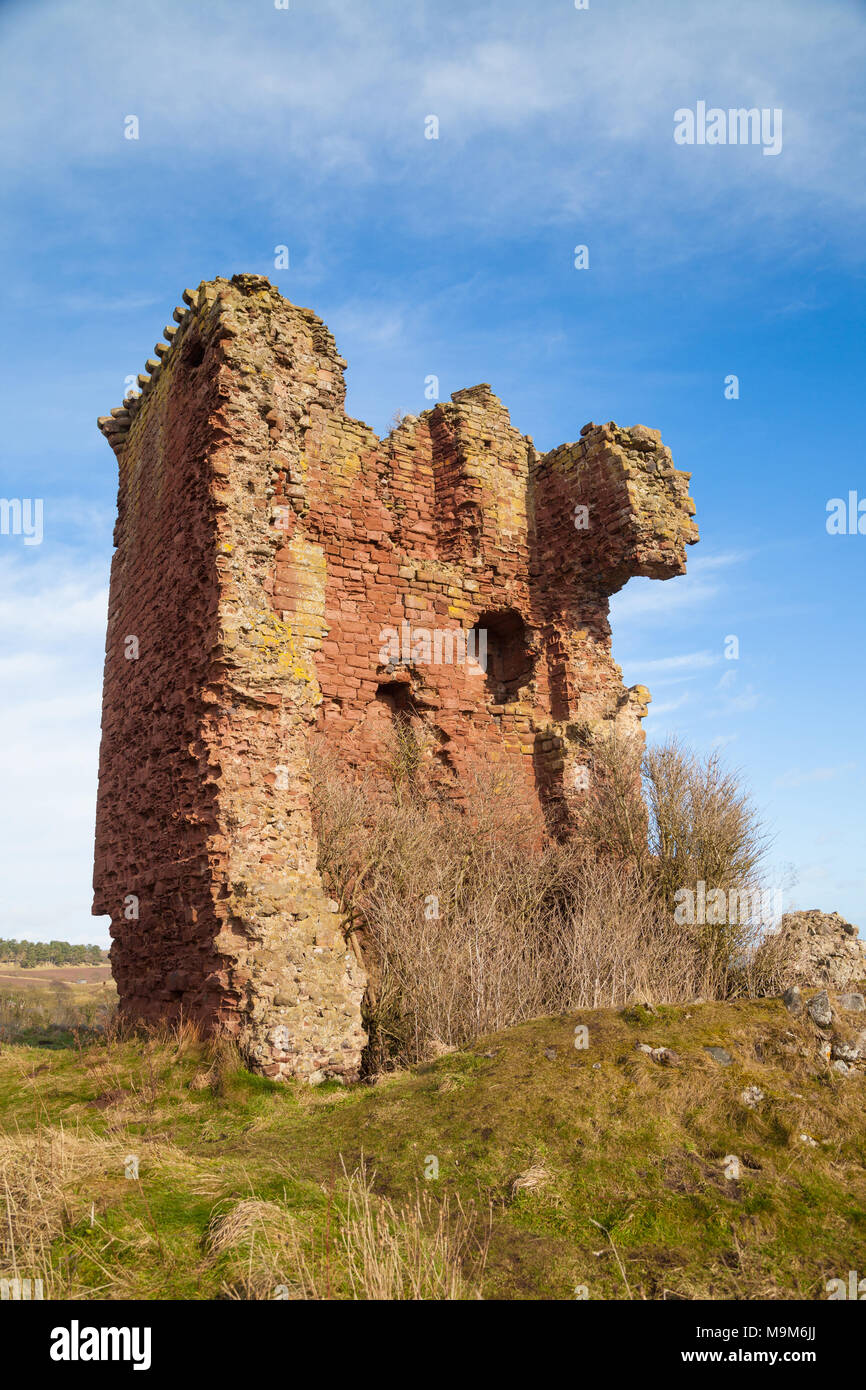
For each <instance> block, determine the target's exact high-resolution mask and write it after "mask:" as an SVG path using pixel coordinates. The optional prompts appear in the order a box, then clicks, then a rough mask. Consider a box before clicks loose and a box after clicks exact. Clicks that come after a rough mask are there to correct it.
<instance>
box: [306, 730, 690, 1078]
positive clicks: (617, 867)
mask: <svg viewBox="0 0 866 1390" xmlns="http://www.w3.org/2000/svg"><path fill="white" fill-rule="evenodd" d="M313 773H314V778H313V785H314V813H315V818H316V824H317V828H318V833H319V843H320V867H321V869H322V872H323V874H324V875H325V878H326V880H327V882H328V885H329V887H330V889H331V891H332V892H333V893H334V895H335V896H336V897H337V898H338V899H339V900H340V902H341V904H342V907H343V910H344V911H345V913H346V915H347V917H348V918H349V920H350V921H351V922H352V923H353V925H354V927H355V928H357V929H359V930H362V932H363V940H364V943H365V954H366V959H367V964H368V968H369V973H370V979H371V988H370V996H369V1005H370V1017H369V1026H370V1030H371V1035H372V1039H373V1042H372V1047H371V1063H372V1065H373V1066H374V1067H378V1066H382V1065H383V1064H385V1063H386V1062H393V1061H398V1062H403V1063H406V1062H409V1063H412V1062H416V1061H418V1060H422V1059H425V1058H427V1057H429V1056H431V1055H434V1054H435V1052H436V1050H437V1049H441V1048H442V1047H445V1048H446V1049H453V1048H458V1047H461V1046H464V1045H465V1044H466V1043H467V1042H468V1041H470V1040H471V1039H472V1038H474V1037H477V1036H478V1035H479V1034H481V1033H486V1032H496V1031H498V1030H500V1029H502V1028H507V1027H509V1026H511V1025H513V1024H515V1023H521V1022H524V1021H526V1020H528V1019H531V1018H536V1017H539V1016H541V1015H545V1014H554V1013H562V1012H566V1011H568V1010H574V1009H576V1008H598V1007H603V1006H609V1005H620V1004H626V1003H629V1002H631V1001H632V1000H636V999H654V1000H657V1001H670V1002H674V1001H681V1000H685V999H691V998H694V997H695V995H696V994H698V993H701V992H702V993H706V992H707V991H706V985H705V980H704V978H703V975H702V971H701V955H700V951H699V948H698V944H697V943H696V942H695V940H694V937H693V934H692V933H690V932H689V931H688V930H686V929H684V928H682V927H680V926H678V925H677V924H676V923H675V922H674V921H673V918H672V915H671V914H670V913H668V912H667V911H666V910H664V909H663V905H662V904H661V902H660V899H659V895H658V894H657V893H656V892H655V891H654V889H653V888H652V886H651V885H650V884H648V882H647V880H646V879H645V877H644V876H643V875H642V874H641V873H640V872H639V870H638V868H637V867H636V866H635V865H634V864H628V863H624V862H621V861H619V862H618V861H616V860H614V859H612V858H611V857H610V856H609V855H608V856H599V855H597V854H594V853H588V852H587V851H586V848H585V847H584V846H581V845H579V844H577V843H571V844H562V843H558V842H556V841H553V840H550V839H546V838H545V837H544V831H543V826H542V825H541V824H540V821H539V817H538V814H537V813H536V812H534V811H533V810H532V809H531V808H527V806H526V804H525V798H523V797H521V796H520V795H519V791H518V788H516V787H515V785H514V783H513V781H512V779H511V777H510V776H509V775H508V773H506V772H504V771H499V770H497V769H485V768H477V769H476V770H475V771H474V773H472V774H471V776H470V778H469V781H468V783H464V784H463V785H462V788H461V790H462V793H463V797H462V801H461V802H460V803H459V804H457V803H455V802H454V801H449V800H445V799H443V798H441V797H437V796H435V795H428V794H418V789H417V787H416V788H415V789H414V793H413V794H410V793H409V791H407V788H406V785H405V784H404V783H402V782H401V783H399V785H397V786H395V789H394V791H393V793H392V794H391V795H390V796H385V795H383V794H382V793H381V790H379V791H376V790H374V788H373V787H371V786H370V785H368V784H367V783H365V782H364V781H363V780H352V779H351V778H349V777H347V776H345V775H343V774H342V773H341V771H340V769H339V767H338V766H337V765H336V764H335V763H334V761H333V758H331V757H329V756H328V755H323V756H321V757H320V758H319V759H318V760H317V761H316V764H315V765H314V769H313Z"/></svg>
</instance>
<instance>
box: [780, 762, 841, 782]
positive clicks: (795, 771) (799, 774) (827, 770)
mask: <svg viewBox="0 0 866 1390" xmlns="http://www.w3.org/2000/svg"><path fill="white" fill-rule="evenodd" d="M856 766H857V764H856V763H839V764H838V765H837V766H836V767H813V768H810V769H808V770H807V771H802V770H801V769H800V768H792V769H791V770H790V772H786V773H784V774H783V776H781V777H777V778H776V780H775V781H774V783H773V786H774V787H804V786H807V785H809V783H813V782H832V781H834V780H835V779H836V778H837V777H843V776H844V775H845V773H846V772H853V771H854V769H855V768H856Z"/></svg>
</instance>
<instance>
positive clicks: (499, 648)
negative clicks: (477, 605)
mask: <svg viewBox="0 0 866 1390" xmlns="http://www.w3.org/2000/svg"><path fill="white" fill-rule="evenodd" d="M471 640H472V643H473V645H472V646H471V647H470V651H471V652H472V653H473V654H474V656H475V659H476V660H477V661H478V663H479V665H480V666H481V667H482V668H483V670H484V671H485V673H486V676H487V690H488V692H489V695H490V697H491V699H492V703H493V704H495V705H507V704H510V703H511V702H513V701H514V700H517V699H518V698H519V694H520V691H521V690H522V689H523V687H524V686H526V685H528V684H529V682H530V681H531V680H532V675H533V671H534V669H535V655H534V653H533V652H532V651H531V650H530V646H529V638H528V634H527V631H526V624H525V623H524V621H523V619H522V618H521V616H520V614H519V613H518V612H517V611H516V609H514V608H504V609H500V610H498V611H495V612H494V611H491V612H487V613H482V614H481V617H480V618H479V619H478V622H477V623H476V624H475V626H474V628H473V629H472V636H471Z"/></svg>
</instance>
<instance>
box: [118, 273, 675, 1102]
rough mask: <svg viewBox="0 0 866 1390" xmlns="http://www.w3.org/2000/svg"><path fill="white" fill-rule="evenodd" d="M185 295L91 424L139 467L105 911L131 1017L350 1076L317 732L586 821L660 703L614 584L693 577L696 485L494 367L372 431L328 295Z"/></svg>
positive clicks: (244, 281) (347, 988)
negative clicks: (187, 1026) (556, 436)
mask: <svg viewBox="0 0 866 1390" xmlns="http://www.w3.org/2000/svg"><path fill="white" fill-rule="evenodd" d="M184 300H185V307H179V308H178V309H176V310H175V314H174V318H175V323H174V325H171V326H169V327H168V328H167V329H166V341H165V342H162V343H160V344H158V345H157V348H156V349H155V351H156V357H155V358H153V359H150V360H149V361H148V363H147V372H146V373H145V374H143V375H142V376H141V377H140V378H139V383H140V385H141V388H142V389H141V392H140V394H138V395H136V396H135V397H133V398H132V399H128V400H127V401H126V402H124V404H123V405H122V406H121V407H118V408H117V409H116V410H114V411H112V413H111V415H110V416H107V417H103V418H102V419H101V420H100V422H99V424H100V428H101V429H102V432H103V434H104V435H105V437H106V439H107V440H108V442H109V443H110V444H111V446H112V448H113V449H114V451H115V454H116V456H117V460H118V465H119V474H120V484H119V500H118V521H117V527H116V531H115V544H116V547H117V549H116V553H115V556H114V560H113V562H112V575H111V597H110V610H109V623H108V637H107V646H106V666H105V688H104V705H103V736H102V749H101V757H100V780H99V797H98V809H97V834H96V867H95V876H94V883H95V900H94V911H95V912H97V913H109V914H110V915H111V918H112V928H111V931H112V937H113V942H114V944H113V947H112V962H113V967H114V973H115V977H116V979H117V984H118V990H119V993H120V998H121V1004H122V1007H123V1009H124V1011H125V1012H126V1013H127V1014H129V1015H131V1016H134V1017H144V1018H149V1017H154V1016H159V1015H163V1016H177V1015H179V1014H181V1013H182V1014H183V1015H184V1016H187V1017H191V1018H195V1019H198V1020H200V1021H202V1022H203V1023H205V1024H206V1025H208V1026H213V1025H216V1024H222V1025H223V1026H225V1027H226V1028H228V1029H229V1030H230V1031H232V1032H234V1033H235V1034H236V1035H237V1036H238V1038H239V1040H240V1042H241V1044H242V1046H243V1047H244V1049H245V1050H246V1052H247V1053H248V1055H249V1057H250V1060H251V1062H252V1064H253V1065H255V1066H257V1067H258V1068H259V1069H261V1070H262V1071H264V1072H265V1073H267V1074H268V1075H273V1076H301V1077H305V1078H308V1079H310V1080H319V1079H321V1078H322V1077H323V1076H326V1075H334V1076H342V1077H345V1078H352V1077H355V1076H356V1075H357V1074H358V1070H359V1066H360V1058H361V1051H362V1048H363V1046H364V1043H365V1035H364V1030H363V1026H362V1018H361V1000H362V995H363V991H364V986H365V976H364V970H363V964H362V962H361V960H360V958H359V955H358V953H357V951H353V949H352V945H351V943H347V941H346V939H345V937H344V935H343V933H342V931H341V924H340V919H339V916H338V913H337V910H336V909H337V905H336V904H335V903H334V902H332V901H329V900H328V898H327V896H326V894H325V892H324V890H323V887H322V883H321V880H320V878H319V875H318V872H317V869H316V857H317V856H316V843H315V836H314V833H313V828H312V824H311V818H310V808H309V775H308V766H307V760H308V752H307V750H308V747H309V744H310V741H311V740H314V739H320V740H323V741H325V742H326V743H328V744H329V745H330V746H332V747H334V748H336V749H337V750H338V751H339V753H340V755H341V758H342V759H343V761H344V762H345V763H347V764H348V765H350V766H356V767H364V768H373V769H375V768H377V767H382V766H383V765H384V762H385V760H386V758H387V755H388V749H389V746H390V744H391V738H392V731H393V729H394V727H395V721H397V722H399V723H400V724H401V727H402V728H403V729H404V730H406V729H411V728H413V727H415V726H417V727H418V728H419V729H423V731H424V735H425V739H424V743H423V748H424V750H425V751H424V756H425V757H426V758H427V759H428V760H429V763H430V769H431V773H432V775H434V776H435V775H437V773H438V774H439V775H441V776H442V777H443V778H449V779H451V781H452V782H454V781H455V780H456V783H457V785H459V781H460V777H461V774H462V773H463V772H464V771H465V770H466V768H467V764H468V762H469V761H470V760H473V759H478V758H483V759H486V760H493V761H496V760H498V761H503V762H506V763H508V764H509V765H510V766H511V767H512V768H513V769H514V770H515V772H516V774H517V777H518V779H519V782H520V784H521V785H522V786H523V787H524V788H525V794H526V796H527V797H528V798H536V799H537V801H538V803H539V804H540V805H541V807H542V808H543V810H544V812H545V814H546V815H547V816H548V818H549V819H550V820H551V822H553V823H555V824H562V823H563V822H567V819H568V816H569V812H570V809H571V807H572V804H573V801H574V799H575V798H578V797H580V795H581V794H582V792H581V788H582V786H583V785H584V779H583V768H584V767H585V766H586V763H587V761H588V760H589V761H591V749H592V743H593V740H594V739H595V738H597V737H600V736H603V735H604V733H605V732H606V731H609V730H611V729H614V728H615V729H618V730H620V731H621V732H624V733H635V732H638V731H639V729H640V719H641V718H642V717H643V715H644V714H645V713H646V706H647V702H648V700H649V693H648V691H647V690H646V689H645V688H644V687H643V686H635V687H633V688H632V689H631V690H626V689H625V688H624V686H623V684H622V676H621V672H620V669H619V667H618V666H617V665H616V663H615V662H614V660H613V658H612V655H611V633H610V626H609V623H608V600H609V597H610V595H611V594H613V593H615V592H616V591H617V590H618V589H619V588H621V587H622V585H623V584H624V583H625V582H626V580H627V579H628V578H629V577H630V576H631V575H650V576H653V577H656V578H666V577H668V576H670V575H676V574H681V573H683V572H684V570H685V546H686V545H689V544H692V543H693V542H694V541H695V540H696V539H697V529H696V527H695V524H694V522H693V520H692V515H693V512H694V507H693V504H692V502H691V500H690V498H689V497H688V474H685V473H681V472H679V471H678V470H676V469H675V468H674V467H673V464H672V462H671V457H670V452H669V451H668V450H667V449H666V448H665V447H664V446H663V445H662V443H661V439H660V436H659V435H658V433H657V432H656V431H654V430H649V429H646V428H644V427H643V426H636V427H635V428H633V429H621V428H619V427H618V426H617V425H615V424H614V423H613V422H610V423H609V424H607V425H602V426H596V425H587V426H585V427H584V429H583V430H582V431H581V437H580V439H579V441H578V442H577V443H575V444H566V445H562V446H561V447H559V448H558V449H554V450H552V451H551V452H549V453H546V454H539V453H538V452H537V451H536V449H535V447H534V445H533V442H532V439H531V438H530V437H529V436H526V435H521V434H520V433H519V432H518V431H517V430H516V429H515V428H514V426H513V425H512V424H511V422H510V419H509V416H508V412H507V411H506V409H505V408H504V406H503V405H502V404H501V402H500V401H499V400H498V399H497V398H496V396H494V394H493V392H492V391H491V389H490V387H489V386H487V385H480V386H475V387H472V388H470V389H467V390H464V391H457V392H455V393H454V394H453V396H452V397H451V400H450V401H449V402H443V403H440V404H437V405H436V406H435V407H434V408H433V409H432V410H429V411H425V412H424V413H423V414H422V415H421V416H420V417H414V416H408V417H406V418H405V419H403V420H402V421H401V423H400V424H399V425H398V426H397V427H396V428H395V429H394V430H393V431H392V432H391V434H390V435H389V436H388V437H387V438H386V439H384V440H380V439H378V438H377V436H376V435H375V434H374V432H373V431H372V430H371V429H369V428H368V427H367V426H366V425H364V424H362V423H361V422H360V421H357V420H352V419H350V418H349V417H348V416H347V415H346V414H345V411H344V398H345V386H344V381H343V368H344V367H345V365H346V364H345V362H344V361H343V359H342V358H341V357H339V355H338V354H337V351H336V347H335V344H334V340H333V338H332V336H331V334H330V333H329V332H328V330H327V328H326V327H325V325H324V324H323V323H322V322H321V320H320V319H319V318H317V317H316V315H315V314H313V313H312V312H311V311H310V310H308V309H300V308H297V307H296V306H294V305H292V304H290V303H288V302H287V301H286V300H285V299H283V298H282V297H281V296H280V295H279V293H278V292H277V290H276V289H275V288H274V287H273V286H271V285H270V284H269V282H268V281H267V280H266V279H264V278H261V277H258V276H252V275H238V276H235V277H234V278H233V279H232V281H231V282H229V281H226V280H222V279H217V280H214V281H212V282H204V283H202V284H201V285H200V286H199V288H198V289H197V290H196V291H185V293H184ZM473 657H474V659H473Z"/></svg>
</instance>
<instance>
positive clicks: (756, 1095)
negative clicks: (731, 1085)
mask: <svg viewBox="0 0 866 1390" xmlns="http://www.w3.org/2000/svg"><path fill="white" fill-rule="evenodd" d="M740 1099H741V1100H742V1102H743V1104H744V1105H747V1106H748V1107H749V1109H750V1110H754V1109H755V1106H757V1105H760V1104H761V1101H762V1100H764V1092H763V1091H762V1090H761V1088H760V1086H747V1087H746V1089H745V1091H743V1092H742V1095H741V1097H740Z"/></svg>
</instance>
